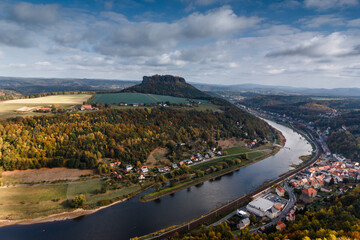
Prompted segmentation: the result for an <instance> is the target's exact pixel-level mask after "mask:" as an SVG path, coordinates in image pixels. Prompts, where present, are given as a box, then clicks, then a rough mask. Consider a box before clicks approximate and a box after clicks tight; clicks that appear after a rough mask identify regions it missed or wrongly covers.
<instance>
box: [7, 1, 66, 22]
mask: <svg viewBox="0 0 360 240" xmlns="http://www.w3.org/2000/svg"><path fill="white" fill-rule="evenodd" d="M58 10H59V6H58V5H57V4H31V3H27V2H21V3H18V4H16V5H14V6H13V7H12V9H11V10H10V11H9V15H10V16H9V18H10V19H12V20H14V21H16V22H20V23H23V24H41V25H43V24H45V25H47V24H51V23H54V22H56V20H57V17H58Z"/></svg>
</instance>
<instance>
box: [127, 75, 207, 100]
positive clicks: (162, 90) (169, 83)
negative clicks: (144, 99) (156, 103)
mask: <svg viewBox="0 0 360 240" xmlns="http://www.w3.org/2000/svg"><path fill="white" fill-rule="evenodd" d="M122 92H135V93H149V94H158V95H168V96H173V97H182V98H191V99H211V96H209V95H208V94H206V93H204V92H202V91H200V90H198V89H197V88H195V87H193V86H192V85H190V84H188V83H186V81H185V79H184V78H182V77H177V76H172V75H154V76H149V77H148V76H144V77H143V81H142V83H141V84H139V85H135V86H132V87H129V88H126V89H124V90H122Z"/></svg>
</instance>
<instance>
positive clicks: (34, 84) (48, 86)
mask: <svg viewBox="0 0 360 240" xmlns="http://www.w3.org/2000/svg"><path fill="white" fill-rule="evenodd" d="M140 83H141V81H136V80H106V79H85V78H84V79H76V78H16V77H0V90H11V91H15V92H18V93H21V94H23V95H29V94H36V93H43V92H66V91H120V90H122V89H125V88H129V87H132V86H134V85H137V84H140ZM185 84H187V83H185ZM180 85H181V84H180ZM188 85H189V84H188ZM191 85H192V86H194V87H195V88H197V89H199V90H201V91H207V92H219V91H232V92H253V93H257V94H268V95H269V94H271V95H294V94H295V95H296V94H300V95H312V96H324V97H335V96H343V97H360V88H334V89H325V88H296V87H286V86H270V85H259V84H237V85H213V84H199V83H191ZM191 85H189V86H191ZM143 86H144V85H143ZM146 86H147V87H151V83H147V84H146ZM168 86H170V85H168ZM133 90H134V89H133ZM188 90H189V89H188ZM179 91H182V90H179ZM152 92H153V91H152ZM183 94H184V93H183ZM183 96H185V95H183Z"/></svg>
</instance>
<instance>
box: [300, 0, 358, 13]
mask: <svg viewBox="0 0 360 240" xmlns="http://www.w3.org/2000/svg"><path fill="white" fill-rule="evenodd" d="M304 4H305V6H306V7H308V8H315V9H318V10H321V11H325V10H329V9H334V8H345V7H352V6H356V5H358V4H359V1H358V0H305V1H304Z"/></svg>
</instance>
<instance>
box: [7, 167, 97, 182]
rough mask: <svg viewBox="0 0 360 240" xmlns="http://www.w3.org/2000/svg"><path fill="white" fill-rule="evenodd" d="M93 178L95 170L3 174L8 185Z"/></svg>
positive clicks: (48, 170)
mask: <svg viewBox="0 0 360 240" xmlns="http://www.w3.org/2000/svg"><path fill="white" fill-rule="evenodd" d="M87 175H90V176H93V175H94V171H93V170H80V169H68V168H41V169H28V170H15V171H6V172H3V173H2V178H1V181H2V182H3V183H4V184H5V185H6V184H10V183H11V184H15V183H39V182H55V181H76V180H80V179H84V177H83V176H87Z"/></svg>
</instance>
